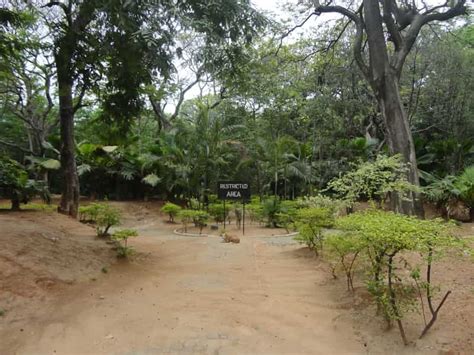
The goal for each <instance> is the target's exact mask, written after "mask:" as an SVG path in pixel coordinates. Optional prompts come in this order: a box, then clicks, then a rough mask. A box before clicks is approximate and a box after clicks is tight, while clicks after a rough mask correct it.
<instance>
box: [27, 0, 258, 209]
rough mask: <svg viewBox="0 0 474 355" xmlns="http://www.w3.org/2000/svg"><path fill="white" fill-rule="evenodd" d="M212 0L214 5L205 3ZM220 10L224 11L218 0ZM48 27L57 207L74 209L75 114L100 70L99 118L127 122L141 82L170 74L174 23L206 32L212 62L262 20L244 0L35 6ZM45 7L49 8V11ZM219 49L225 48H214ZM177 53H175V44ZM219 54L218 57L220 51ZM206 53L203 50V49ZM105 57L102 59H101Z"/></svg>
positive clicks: (232, 50)
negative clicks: (58, 169)
mask: <svg viewBox="0 0 474 355" xmlns="http://www.w3.org/2000/svg"><path fill="white" fill-rule="evenodd" d="M210 5H212V6H210ZM220 5H223V7H224V8H225V11H221V6H220ZM32 6H33V7H34V8H35V9H36V10H38V11H39V12H41V13H42V14H43V16H44V17H46V18H47V17H48V16H49V15H50V14H51V15H52V16H51V18H50V19H47V20H46V23H47V24H48V25H50V26H51V27H52V30H53V33H55V34H56V36H55V38H54V58H55V66H56V70H57V83H58V93H59V108H60V133H61V144H62V145H61V166H62V169H63V175H64V176H63V178H64V184H63V186H64V188H63V193H62V199H61V206H60V209H61V210H62V211H63V212H64V213H66V214H69V215H71V216H74V217H75V216H76V215H77V208H78V204H79V180H78V176H77V173H76V161H75V143H74V115H75V113H76V111H77V110H78V109H80V108H81V106H82V104H83V99H84V96H85V94H86V92H87V91H88V90H90V89H91V88H92V87H95V83H96V82H97V81H98V80H99V77H98V76H97V74H98V73H104V74H105V75H106V77H107V83H106V85H105V86H104V87H102V88H101V90H100V95H101V97H103V101H102V106H103V110H104V111H103V112H104V116H103V117H104V119H105V120H108V121H109V122H114V121H115V122H117V123H118V124H119V127H127V126H128V125H129V122H130V120H131V118H132V117H134V116H135V115H137V114H138V112H139V109H140V107H141V99H140V93H141V91H140V90H141V89H140V87H141V85H142V84H148V83H150V82H151V80H152V77H153V76H155V77H157V76H158V75H161V76H163V77H167V76H168V75H169V73H170V71H171V69H172V65H171V60H172V57H173V54H172V53H173V45H174V38H175V35H176V31H177V29H178V28H190V29H192V30H194V31H197V32H198V33H201V34H203V35H204V36H205V38H206V40H207V41H206V47H207V48H206V49H205V51H204V52H206V51H210V50H211V49H212V50H213V51H215V53H214V57H213V60H211V61H209V62H208V65H209V66H213V65H214V66H216V65H219V64H223V63H224V62H223V60H224V58H225V55H224V54H226V53H228V54H232V55H231V58H230V59H231V62H233V59H235V58H236V56H237V54H238V48H239V46H240V45H242V44H244V43H245V42H248V41H249V40H250V39H251V37H252V35H253V31H254V26H258V25H260V24H262V20H261V18H260V17H259V16H258V15H257V14H256V13H255V12H254V11H253V10H252V9H251V7H250V5H249V2H247V1H245V2H234V1H222V0H216V1H214V2H213V3H212V4H209V3H208V2H202V1H194V0H189V1H181V2H179V3H174V2H169V1H165V2H159V3H157V2H154V1H148V0H141V1H132V2H130V1H118V2H108V1H95V0H86V1H82V2H79V3H75V2H72V1H71V2H69V1H67V2H62V1H52V2H49V3H47V4H46V5H44V6H42V7H40V6H39V5H32ZM45 8H46V9H47V11H50V13H46V10H45ZM219 46H221V47H225V48H226V50H221V51H218V49H219V48H220V47H219ZM177 52H180V50H179V49H178V50H177ZM218 53H220V54H222V55H218ZM204 54H206V53H204ZM104 62H106V63H107V65H102V64H103V63H104Z"/></svg>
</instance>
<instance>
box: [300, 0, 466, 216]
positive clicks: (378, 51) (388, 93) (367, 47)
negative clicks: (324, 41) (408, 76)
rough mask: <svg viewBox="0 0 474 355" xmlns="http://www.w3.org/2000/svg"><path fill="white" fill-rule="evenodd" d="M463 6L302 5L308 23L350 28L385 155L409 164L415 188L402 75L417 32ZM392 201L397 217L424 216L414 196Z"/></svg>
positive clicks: (364, 0)
mask: <svg viewBox="0 0 474 355" xmlns="http://www.w3.org/2000/svg"><path fill="white" fill-rule="evenodd" d="M465 3H466V1H465V0H457V1H455V2H453V1H446V2H444V3H443V4H441V5H438V6H431V7H429V6H428V5H426V3H425V2H423V1H422V2H421V4H422V5H421V6H419V7H417V6H416V3H415V2H408V1H403V0H401V1H397V0H361V1H357V2H356V3H354V2H350V3H348V5H347V6H341V5H335V4H333V1H332V0H329V1H328V2H326V3H325V4H321V3H320V1H319V0H312V1H308V2H306V4H309V5H310V14H309V16H308V17H307V19H309V18H311V17H312V16H318V15H320V14H321V13H339V14H341V15H343V16H345V17H346V18H348V19H349V20H350V21H351V22H352V23H353V24H354V26H355V29H356V31H355V36H354V45H353V55H354V59H355V61H356V62H357V65H358V66H359V68H360V70H361V72H362V73H363V75H364V77H365V79H366V80H367V82H368V83H369V84H370V86H371V88H372V90H373V92H374V95H375V97H376V99H377V102H378V105H379V109H380V112H381V114H382V117H383V119H384V124H385V130H386V140H387V144H388V147H389V150H390V152H391V153H392V154H397V153H398V154H401V155H402V156H403V157H404V159H405V161H406V162H408V163H409V164H410V171H409V176H408V179H409V181H410V182H412V183H413V184H416V185H418V184H419V177H418V170H417V162H416V155H415V147H414V144H413V138H412V133H411V130H410V126H409V123H408V119H407V114H406V112H405V109H404V107H403V103H402V100H401V98H400V88H399V80H400V75H401V73H402V69H403V65H404V63H405V59H406V57H407V55H408V53H409V52H410V50H411V49H412V47H413V45H414V43H415V41H416V39H417V37H418V34H419V33H420V30H421V28H422V27H423V26H425V25H427V24H429V23H431V22H434V21H447V20H449V19H451V18H454V17H456V16H460V15H463V14H466V11H467V8H466V6H465ZM305 21H307V20H305ZM302 25H304V23H303V24H301V26H302ZM367 57H368V60H367ZM392 200H393V201H392V202H393V208H394V210H396V211H398V212H402V213H405V214H418V215H423V206H422V204H421V200H420V199H419V198H418V196H417V194H416V193H413V194H412V196H411V198H410V199H407V198H404V197H403V196H394V198H393V199H392Z"/></svg>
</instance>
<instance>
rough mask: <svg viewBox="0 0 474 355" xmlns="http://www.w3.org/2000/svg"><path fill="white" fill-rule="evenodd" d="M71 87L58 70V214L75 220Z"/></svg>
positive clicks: (76, 181)
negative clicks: (59, 171)
mask: <svg viewBox="0 0 474 355" xmlns="http://www.w3.org/2000/svg"><path fill="white" fill-rule="evenodd" d="M57 61H58V59H57ZM57 65H58V67H60V64H58V63H57ZM64 76H65V77H64ZM72 85H73V84H72V80H71V79H69V77H68V75H67V74H65V73H61V70H60V68H58V89H59V110H60V128H61V130H60V131H61V132H60V133H61V168H62V172H63V187H62V195H61V203H60V206H59V212H61V213H64V214H67V215H69V216H71V217H74V218H77V213H78V208H79V177H78V175H77V168H76V156H75V155H76V154H75V148H76V145H75V142H74V109H73V100H72Z"/></svg>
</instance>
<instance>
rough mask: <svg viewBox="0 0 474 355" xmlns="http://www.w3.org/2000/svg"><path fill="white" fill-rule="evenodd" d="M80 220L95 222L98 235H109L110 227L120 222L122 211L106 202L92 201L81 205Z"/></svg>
mask: <svg viewBox="0 0 474 355" xmlns="http://www.w3.org/2000/svg"><path fill="white" fill-rule="evenodd" d="M79 214H80V220H81V221H83V222H89V223H94V224H95V226H96V230H97V236H99V237H105V236H108V233H109V229H110V228H111V227H113V226H116V225H118V224H120V211H119V210H118V209H116V208H114V207H112V206H110V205H108V204H105V203H91V204H90V205H87V206H81V207H79Z"/></svg>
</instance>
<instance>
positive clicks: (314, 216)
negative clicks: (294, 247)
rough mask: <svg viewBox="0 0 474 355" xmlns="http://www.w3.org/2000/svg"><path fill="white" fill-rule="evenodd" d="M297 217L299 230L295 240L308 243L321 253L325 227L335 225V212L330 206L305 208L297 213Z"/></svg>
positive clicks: (316, 251)
mask: <svg viewBox="0 0 474 355" xmlns="http://www.w3.org/2000/svg"><path fill="white" fill-rule="evenodd" d="M295 219H296V221H295V225H296V229H297V230H298V232H299V234H298V236H296V237H295V240H297V241H299V242H300V243H304V244H306V245H307V246H308V247H309V248H310V249H312V250H314V252H315V253H316V255H319V254H320V253H321V251H322V249H323V241H324V235H323V228H330V227H332V226H333V225H334V213H333V212H332V211H331V210H330V209H328V208H316V207H312V208H304V209H301V210H299V211H298V212H297V213H296V217H295Z"/></svg>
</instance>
